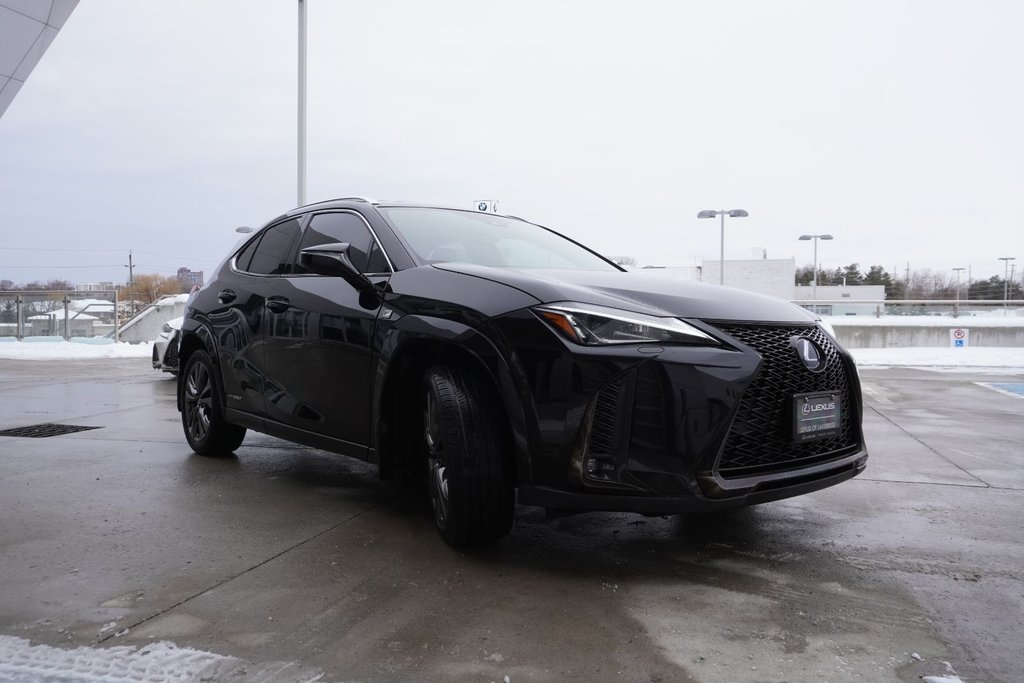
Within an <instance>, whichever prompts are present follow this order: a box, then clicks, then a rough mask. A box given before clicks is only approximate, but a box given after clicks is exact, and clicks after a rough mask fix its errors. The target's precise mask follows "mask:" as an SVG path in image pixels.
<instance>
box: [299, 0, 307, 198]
mask: <svg viewBox="0 0 1024 683" xmlns="http://www.w3.org/2000/svg"><path fill="white" fill-rule="evenodd" d="M298 114H299V116H298V118H299V131H298V133H299V134H298V146H299V154H298V156H299V159H298V164H299V169H298V201H299V206H303V205H304V204H305V203H306V1H305V0H299V112H298Z"/></svg>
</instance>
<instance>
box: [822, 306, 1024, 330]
mask: <svg viewBox="0 0 1024 683" xmlns="http://www.w3.org/2000/svg"><path fill="white" fill-rule="evenodd" d="M821 319H822V320H823V321H825V322H828V323H829V324H831V325H832V326H833V327H844V326H847V325H856V326H858V327H950V328H956V327H968V328H969V327H1022V326H1024V315H1022V314H1018V313H1017V312H1015V311H1013V310H1010V311H1009V315H1003V312H1002V311H1001V310H1000V311H991V312H988V313H986V314H985V315H977V316H972V315H967V314H963V315H961V316H960V317H959V318H954V317H953V316H951V315H883V316H882V317H880V318H876V317H874V316H869V315H823V316H821Z"/></svg>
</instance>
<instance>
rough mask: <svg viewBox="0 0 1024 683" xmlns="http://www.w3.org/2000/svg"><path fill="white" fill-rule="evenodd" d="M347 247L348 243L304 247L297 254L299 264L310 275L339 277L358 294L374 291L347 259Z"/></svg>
mask: <svg viewBox="0 0 1024 683" xmlns="http://www.w3.org/2000/svg"><path fill="white" fill-rule="evenodd" d="M349 246H350V245H349V244H348V242H332V243H330V244H318V245H316V246H315V247H306V248H305V249H303V250H302V251H301V252H299V263H300V264H302V265H303V266H304V267H305V268H306V269H307V270H309V272H311V273H316V274H317V275H327V276H330V277H340V278H342V279H343V280H345V282H347V283H349V284H350V285H352V286H353V287H355V288H356V290H358V291H359V292H371V291H376V290H375V289H374V286H373V283H372V282H370V281H369V280H367V279H366V276H365V275H363V274H362V273H360V272H359V269H358V268H356V267H355V265H353V263H352V259H350V258H349V257H348V250H349Z"/></svg>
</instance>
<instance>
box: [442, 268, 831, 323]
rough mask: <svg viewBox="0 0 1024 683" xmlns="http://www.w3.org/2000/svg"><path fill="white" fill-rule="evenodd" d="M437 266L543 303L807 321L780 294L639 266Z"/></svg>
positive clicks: (685, 315)
mask: <svg viewBox="0 0 1024 683" xmlns="http://www.w3.org/2000/svg"><path fill="white" fill-rule="evenodd" d="M433 267H434V268H438V269H441V270H445V271H449V272H454V273H462V274H464V275H470V276H473V277H479V278H484V279H487V280H491V281H493V282H498V283H501V284H504V285H507V286H509V287H514V288H516V289H518V290H520V291H522V292H525V293H527V294H529V295H530V296H532V297H534V298H535V299H537V300H539V301H540V302H541V303H555V302H558V301H576V302H579V303H586V304H595V305H598V306H608V307H610V308H618V309H623V310H628V311H635V312H639V313H646V314H648V315H655V316H662V317H678V318H699V319H702V320H732V321H750V322H787V323H806V322H812V321H814V320H815V317H814V315H813V314H811V313H810V312H809V311H807V310H805V309H803V308H800V307H799V306H796V305H795V304H791V303H789V302H788V301H783V300H782V299H776V298H773V297H769V296H764V295H762V294H755V293H753V292H747V291H743V290H739V289H733V288H731V287H722V286H720V285H708V284H704V283H700V282H691V281H688V280H682V279H675V278H672V277H669V276H665V275H651V274H647V273H638V272H635V271H626V272H621V271H589V270H531V269H525V268H498V267H493V266H478V265H474V264H469V263H437V264H434V266H433Z"/></svg>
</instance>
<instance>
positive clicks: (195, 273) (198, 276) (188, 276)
mask: <svg viewBox="0 0 1024 683" xmlns="http://www.w3.org/2000/svg"><path fill="white" fill-rule="evenodd" d="M178 282H180V283H181V284H183V285H186V286H188V287H192V286H193V285H199V286H200V287H202V286H203V271H201V270H189V269H188V268H186V267H185V266H182V267H181V268H178Z"/></svg>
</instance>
